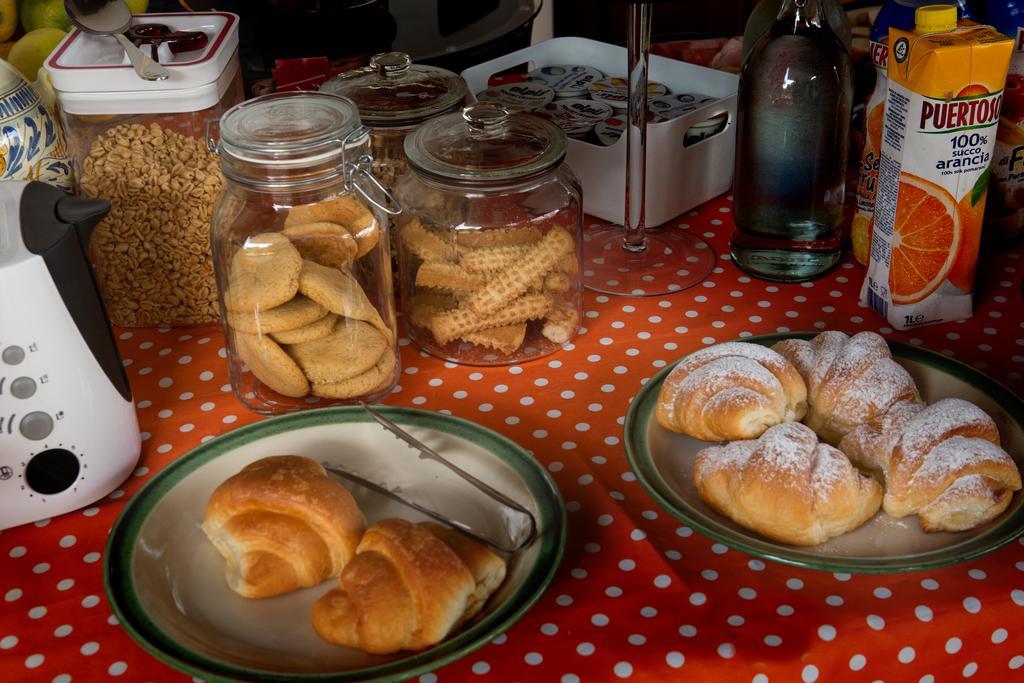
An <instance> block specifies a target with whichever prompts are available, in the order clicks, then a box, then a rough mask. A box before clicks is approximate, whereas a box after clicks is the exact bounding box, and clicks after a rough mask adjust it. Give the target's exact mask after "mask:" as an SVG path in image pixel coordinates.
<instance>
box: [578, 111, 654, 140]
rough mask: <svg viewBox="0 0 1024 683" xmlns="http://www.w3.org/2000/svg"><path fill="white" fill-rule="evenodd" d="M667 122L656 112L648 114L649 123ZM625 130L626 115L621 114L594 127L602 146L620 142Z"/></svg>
mask: <svg viewBox="0 0 1024 683" xmlns="http://www.w3.org/2000/svg"><path fill="white" fill-rule="evenodd" d="M667 120H668V119H666V118H665V117H663V116H659V115H657V114H655V113H654V112H647V123H661V122H662V121H667ZM625 130H626V115H625V114H621V113H620V114H615V115H614V116H609V117H608V118H606V119H605V120H604V121H601V122H599V123H597V124H596V125H595V126H594V135H595V136H596V137H597V141H598V142H600V143H601V144H602V145H605V146H610V145H614V144H615V143H616V142H618V140H619V138H621V137H622V133H623V131H625Z"/></svg>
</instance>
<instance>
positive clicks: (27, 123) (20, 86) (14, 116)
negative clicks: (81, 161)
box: [0, 63, 73, 192]
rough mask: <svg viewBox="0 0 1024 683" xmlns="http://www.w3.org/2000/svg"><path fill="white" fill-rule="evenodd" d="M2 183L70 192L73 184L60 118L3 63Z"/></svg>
mask: <svg viewBox="0 0 1024 683" xmlns="http://www.w3.org/2000/svg"><path fill="white" fill-rule="evenodd" d="M0 180H41V181H43V182H44V183H49V184H50V185H55V186H56V187H59V188H60V189H62V190H66V191H68V192H70V191H71V189H72V184H73V183H72V180H73V179H72V176H71V162H70V161H69V159H68V151H67V144H66V143H65V141H64V135H63V133H62V131H61V129H60V126H59V125H58V123H57V118H56V116H54V115H53V113H52V112H51V111H50V110H49V109H47V108H46V105H45V104H43V102H42V100H40V98H39V93H37V92H36V90H35V88H33V87H32V85H31V84H30V83H28V81H26V80H25V79H24V78H22V77H21V75H20V74H18V73H17V72H16V71H15V70H14V69H13V68H11V67H10V66H9V65H8V64H7V63H0Z"/></svg>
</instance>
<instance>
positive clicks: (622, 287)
mask: <svg viewBox="0 0 1024 683" xmlns="http://www.w3.org/2000/svg"><path fill="white" fill-rule="evenodd" d="M622 235H623V232H622V228H620V227H608V228H603V229H598V230H587V231H585V232H584V236H583V284H584V286H586V288H587V289H590V290H593V291H595V292H601V293H602V294H613V295H616V296H637V297H641V296H662V295H664V294H674V293H676V292H681V291H683V290H684V289H689V288H690V287H693V286H694V285H697V284H700V283H701V282H703V281H704V279H705V278H707V276H708V275H710V274H711V269H712V268H714V267H715V252H714V250H712V249H711V247H710V246H708V243H707V242H705V241H704V240H702V239H700V238H699V237H694V236H693V235H690V234H688V233H686V232H683V231H682V230H678V229H670V230H664V231H661V232H658V233H655V234H650V233H647V234H646V235H645V238H646V240H647V249H645V250H644V251H641V252H632V251H627V250H625V249H623V248H622V244H623V239H622Z"/></svg>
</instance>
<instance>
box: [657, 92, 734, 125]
mask: <svg viewBox="0 0 1024 683" xmlns="http://www.w3.org/2000/svg"><path fill="white" fill-rule="evenodd" d="M717 99H718V98H717V97H710V96H708V95H698V94H693V93H679V94H672V95H662V96H660V97H654V98H652V99H650V100H648V102H647V106H648V108H650V110H651V111H653V112H654V113H656V114H658V115H659V116H664V117H665V118H666V119H675V118H678V117H680V116H682V115H683V114H689V113H690V112H691V111H696V110H697V109H699V108H700V107H703V106H704V105H705V104H708V103H710V102H714V101H715V100H717Z"/></svg>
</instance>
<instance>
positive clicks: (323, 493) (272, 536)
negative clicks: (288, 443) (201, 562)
mask: <svg viewBox="0 0 1024 683" xmlns="http://www.w3.org/2000/svg"><path fill="white" fill-rule="evenodd" d="M202 528H203V532H205V533H206V536H207V537H208V538H209V539H210V541H211V542H212V543H213V545H215V546H216V547H217V550H218V551H220V554H221V555H223V556H224V559H225V560H227V564H226V566H225V575H226V577H227V581H228V585H229V586H230V587H231V589H232V590H233V591H235V592H236V593H238V594H239V595H241V596H243V597H246V598H268V597H271V596H274V595H280V594H282V593H288V592H290V591H293V590H297V589H299V588H306V587H309V586H315V585H316V584H318V583H320V582H322V581H324V580H325V579H329V578H331V577H332V576H338V575H339V574H340V573H341V570H342V569H343V568H344V567H345V565H346V564H347V563H348V561H349V560H350V559H351V558H352V556H353V555H354V554H355V552H356V546H357V545H358V544H359V539H360V538H361V537H362V535H363V531H364V530H365V528H366V521H365V520H364V519H363V514H362V512H360V511H359V508H358V507H357V506H356V502H355V500H353V498H352V494H350V493H349V492H348V491H347V490H346V489H345V487H343V486H342V485H341V484H339V483H337V482H335V481H334V480H332V479H331V478H330V477H328V475H327V472H325V471H324V468H323V467H322V466H321V465H320V464H319V463H317V462H316V461H314V460H310V459H309V458H303V457H300V456H297V455H276V456H272V457H268V458H263V459H262V460H257V461H256V462H254V463H251V464H249V465H247V466H246V467H245V468H243V469H242V471H241V472H239V473H238V474H236V475H234V476H233V477H231V478H230V479H227V480H226V481H224V482H223V483H222V484H221V485H220V486H218V487H217V488H216V489H215V490H214V491H213V493H212V494H211V495H210V499H209V501H207V503H206V514H205V518H204V520H203V525H202Z"/></svg>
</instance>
